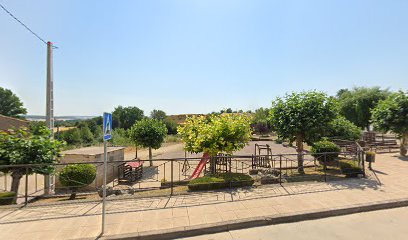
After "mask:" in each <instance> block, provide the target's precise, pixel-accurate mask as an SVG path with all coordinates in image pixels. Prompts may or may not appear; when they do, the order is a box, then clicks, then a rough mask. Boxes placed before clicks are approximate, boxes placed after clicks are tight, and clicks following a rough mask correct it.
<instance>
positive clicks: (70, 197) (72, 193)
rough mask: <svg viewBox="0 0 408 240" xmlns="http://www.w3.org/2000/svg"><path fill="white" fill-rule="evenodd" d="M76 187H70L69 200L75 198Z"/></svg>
mask: <svg viewBox="0 0 408 240" xmlns="http://www.w3.org/2000/svg"><path fill="white" fill-rule="evenodd" d="M76 194H77V188H71V196H69V200H74V199H75V198H76Z"/></svg>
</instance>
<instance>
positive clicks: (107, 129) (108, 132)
mask: <svg viewBox="0 0 408 240" xmlns="http://www.w3.org/2000/svg"><path fill="white" fill-rule="evenodd" d="M111 138H112V114H110V113H104V114H103V186H102V229H101V236H102V235H103V233H104V232H105V217H106V173H107V170H108V166H107V165H108V149H107V144H108V140H109V139H111Z"/></svg>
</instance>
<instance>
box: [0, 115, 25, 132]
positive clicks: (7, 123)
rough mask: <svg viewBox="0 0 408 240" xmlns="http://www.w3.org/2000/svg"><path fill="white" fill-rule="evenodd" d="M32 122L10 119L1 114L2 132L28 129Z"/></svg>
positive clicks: (0, 126) (0, 125) (0, 124)
mask: <svg viewBox="0 0 408 240" xmlns="http://www.w3.org/2000/svg"><path fill="white" fill-rule="evenodd" d="M29 124H30V121H27V120H23V119H18V118H13V117H8V116H4V115H1V114H0V130H3V131H7V130H9V129H12V128H21V127H26V128H28V127H29Z"/></svg>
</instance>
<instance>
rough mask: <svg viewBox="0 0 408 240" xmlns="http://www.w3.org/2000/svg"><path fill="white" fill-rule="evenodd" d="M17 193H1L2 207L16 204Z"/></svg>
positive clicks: (0, 201) (0, 203)
mask: <svg viewBox="0 0 408 240" xmlns="http://www.w3.org/2000/svg"><path fill="white" fill-rule="evenodd" d="M15 199H16V193H15V192H0V205H10V204H15V203H16V200H15Z"/></svg>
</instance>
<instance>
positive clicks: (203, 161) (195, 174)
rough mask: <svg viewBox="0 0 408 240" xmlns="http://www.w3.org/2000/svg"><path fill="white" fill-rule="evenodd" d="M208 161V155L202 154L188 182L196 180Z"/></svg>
mask: <svg viewBox="0 0 408 240" xmlns="http://www.w3.org/2000/svg"><path fill="white" fill-rule="evenodd" d="M209 160H210V154H208V153H204V154H203V157H202V158H201V160H200V162H199V163H198V165H197V167H196V169H194V172H193V174H192V175H191V177H190V180H193V179H196V178H198V177H199V176H200V174H201V172H202V171H203V169H204V167H205V165H206V164H207V162H208V161H209Z"/></svg>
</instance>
